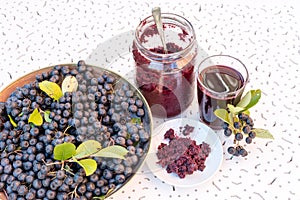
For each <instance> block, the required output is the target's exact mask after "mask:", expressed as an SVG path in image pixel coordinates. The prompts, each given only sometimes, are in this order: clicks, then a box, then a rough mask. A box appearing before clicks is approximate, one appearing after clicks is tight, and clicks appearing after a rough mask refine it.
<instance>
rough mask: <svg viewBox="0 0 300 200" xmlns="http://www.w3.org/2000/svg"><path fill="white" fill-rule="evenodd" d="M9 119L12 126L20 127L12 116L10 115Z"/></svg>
mask: <svg viewBox="0 0 300 200" xmlns="http://www.w3.org/2000/svg"><path fill="white" fill-rule="evenodd" d="M8 118H9V121H10V123H11V125H13V127H17V126H18V125H17V124H16V122H15V121H14V120H13V118H12V117H11V116H10V115H8Z"/></svg>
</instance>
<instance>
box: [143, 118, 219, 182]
mask: <svg viewBox="0 0 300 200" xmlns="http://www.w3.org/2000/svg"><path fill="white" fill-rule="evenodd" d="M222 161H223V148H222V144H221V141H220V139H219V137H218V136H217V134H216V133H215V132H214V131H213V130H212V129H211V128H209V127H208V126H207V125H205V124H203V123H201V122H200V121H196V120H192V119H188V118H177V119H173V120H170V121H167V122H165V123H163V124H161V125H160V126H158V127H157V128H155V129H154V132H153V135H152V142H151V147H150V150H149V152H148V155H147V159H146V164H147V166H148V167H149V169H150V170H151V171H152V172H153V174H154V175H155V176H157V177H158V178H159V179H161V180H162V181H164V182H165V183H167V184H170V185H173V186H178V187H194V186H196V185H199V184H203V183H204V182H206V181H208V180H209V179H210V178H212V177H213V176H214V174H215V173H216V172H217V171H218V169H219V168H220V167H221V164H222Z"/></svg>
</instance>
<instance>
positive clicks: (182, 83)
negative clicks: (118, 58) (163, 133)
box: [133, 44, 195, 117]
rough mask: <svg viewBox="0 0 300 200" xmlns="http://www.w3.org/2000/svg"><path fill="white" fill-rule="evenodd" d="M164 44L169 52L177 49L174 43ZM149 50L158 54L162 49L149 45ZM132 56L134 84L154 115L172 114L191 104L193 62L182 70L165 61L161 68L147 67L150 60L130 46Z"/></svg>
mask: <svg viewBox="0 0 300 200" xmlns="http://www.w3.org/2000/svg"><path fill="white" fill-rule="evenodd" d="M167 46H168V51H169V53H171V52H178V51H180V50H181V48H180V47H178V46H177V45H175V44H172V45H170V44H169V45H167ZM150 51H151V52H155V53H162V51H163V49H162V48H153V49H150ZM133 57H134V60H135V62H136V82H137V85H138V87H139V89H140V90H141V92H142V94H143V95H144V96H145V98H146V99H147V102H148V104H149V106H150V107H151V109H152V112H153V114H154V115H155V116H157V117H172V116H175V115H178V114H180V113H181V112H182V111H184V110H185V109H186V108H187V107H188V106H189V105H190V104H191V102H192V100H193V98H194V85H195V84H194V80H195V73H194V65H193V64H192V63H191V62H190V63H187V64H186V65H185V66H184V67H183V68H182V69H178V68H172V67H173V66H174V65H173V66H172V64H165V65H164V66H163V68H164V69H162V70H157V69H153V68H151V67H149V65H151V61H150V60H149V59H147V58H145V57H144V56H143V55H141V53H140V52H139V51H138V50H137V49H136V48H134V49H133ZM154 105H160V106H162V107H160V106H154ZM162 108H164V110H163V109H162Z"/></svg>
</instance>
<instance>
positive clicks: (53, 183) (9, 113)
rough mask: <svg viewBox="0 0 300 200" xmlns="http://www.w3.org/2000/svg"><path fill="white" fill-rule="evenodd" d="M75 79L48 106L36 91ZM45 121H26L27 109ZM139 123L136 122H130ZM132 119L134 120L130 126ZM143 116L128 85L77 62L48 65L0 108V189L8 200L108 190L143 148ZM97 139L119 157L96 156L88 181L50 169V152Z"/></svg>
mask: <svg viewBox="0 0 300 200" xmlns="http://www.w3.org/2000/svg"><path fill="white" fill-rule="evenodd" d="M67 76H74V77H76V79H77V81H78V89H77V91H74V92H65V93H64V95H63V96H62V97H61V98H60V99H59V100H58V101H55V100H53V99H52V98H51V97H49V96H48V95H47V94H46V93H45V92H43V91H42V90H41V89H40V88H39V83H40V82H42V81H45V80H48V81H51V82H55V83H57V84H58V85H61V83H62V81H63V80H64V78H65V77H67ZM36 108H37V109H38V110H39V112H40V113H42V114H43V116H44V117H45V113H46V111H48V113H49V119H47V120H43V123H42V125H41V126H36V125H34V124H32V123H28V118H29V116H30V114H31V113H32V112H33V110H34V109H36ZM137 119H138V120H137ZM133 121H134V122H133ZM148 124H149V118H148V116H147V111H146V108H145V105H144V103H143V101H142V99H141V98H140V96H139V94H138V93H136V91H134V88H133V87H132V86H131V85H130V84H128V83H127V82H126V81H124V80H123V79H119V77H118V76H116V75H115V74H113V73H111V72H108V71H105V70H101V69H97V68H93V67H90V66H87V65H85V63H84V62H83V61H79V62H78V65H77V66H55V67H54V68H52V69H51V70H49V71H45V72H43V73H41V74H38V75H37V76H36V79H35V80H34V81H32V82H31V83H28V84H26V85H24V86H22V87H19V88H16V90H15V91H14V92H13V93H12V94H11V95H10V97H9V98H8V99H7V101H6V102H2V103H0V192H1V191H5V192H6V193H7V194H8V199H9V200H16V199H18V200H22V199H24V200H25V199H26V200H30V199H58V200H60V199H81V200H83V199H92V198H93V197H101V196H102V197H103V196H106V195H107V194H108V193H110V192H113V191H114V190H115V189H117V188H119V187H120V186H121V185H122V184H124V183H125V182H126V180H127V179H129V178H130V177H131V176H132V175H133V173H134V171H135V170H136V168H137V167H138V166H139V165H140V164H141V161H142V160H143V159H144V156H145V153H146V152H147V150H148V148H149V140H150V135H149V132H148V130H149V127H148ZM90 139H91V140H97V141H99V142H100V143H101V145H102V147H107V146H109V145H113V144H115V145H121V146H123V147H125V148H127V150H128V154H127V155H126V156H125V157H126V159H125V160H122V159H116V158H113V159H109V158H101V157H100V158H99V157H98V158H96V162H97V165H98V168H97V170H96V172H95V173H94V174H92V175H91V176H86V175H85V171H84V170H83V169H82V167H80V166H79V165H78V164H77V163H65V164H64V165H62V164H53V163H55V162H56V161H55V159H54V158H53V150H54V147H55V146H56V145H58V144H62V143H64V142H71V143H74V144H75V145H76V146H78V145H79V144H80V143H82V142H83V141H86V140H90Z"/></svg>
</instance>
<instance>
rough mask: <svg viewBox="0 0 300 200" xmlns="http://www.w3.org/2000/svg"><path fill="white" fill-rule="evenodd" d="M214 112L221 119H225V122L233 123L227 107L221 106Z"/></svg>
mask: <svg viewBox="0 0 300 200" xmlns="http://www.w3.org/2000/svg"><path fill="white" fill-rule="evenodd" d="M214 114H215V115H216V116H217V117H218V118H220V119H221V120H223V121H224V122H226V123H228V124H231V123H230V121H229V118H228V112H227V110H226V109H223V108H220V109H216V110H215V112H214Z"/></svg>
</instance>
